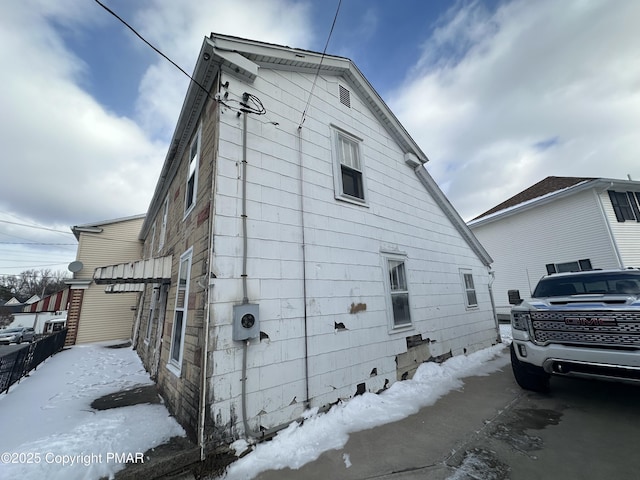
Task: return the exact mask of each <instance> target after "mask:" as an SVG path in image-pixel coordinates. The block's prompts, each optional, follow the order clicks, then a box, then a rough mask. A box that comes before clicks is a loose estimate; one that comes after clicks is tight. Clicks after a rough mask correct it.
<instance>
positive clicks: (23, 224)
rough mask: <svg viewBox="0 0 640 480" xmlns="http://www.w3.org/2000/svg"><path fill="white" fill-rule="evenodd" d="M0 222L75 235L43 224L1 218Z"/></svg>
mask: <svg viewBox="0 0 640 480" xmlns="http://www.w3.org/2000/svg"><path fill="white" fill-rule="evenodd" d="M0 223H8V224H10V225H19V226H21V227H28V228H36V229H38V230H46V231H48V232H56V233H64V234H66V235H73V233H71V232H65V231H63V230H56V229H55V228H48V227H43V226H41V225H29V224H27V223H18V222H10V221H9V220H0Z"/></svg>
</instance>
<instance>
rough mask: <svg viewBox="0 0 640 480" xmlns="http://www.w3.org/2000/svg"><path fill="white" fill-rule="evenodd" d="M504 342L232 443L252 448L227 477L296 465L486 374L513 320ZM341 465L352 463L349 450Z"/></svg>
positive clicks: (503, 361)
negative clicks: (264, 438)
mask: <svg viewBox="0 0 640 480" xmlns="http://www.w3.org/2000/svg"><path fill="white" fill-rule="evenodd" d="M500 334H501V336H502V341H503V344H499V345H495V346H493V347H489V348H486V349H484V350H480V351H478V352H475V353H472V354H470V355H459V356H456V357H453V358H450V359H449V360H447V361H446V362H444V363H442V364H437V363H423V364H422V365H420V367H419V368H418V370H417V371H416V373H415V375H414V377H413V379H411V380H405V381H403V382H396V383H394V384H393V385H392V386H391V387H390V388H389V389H388V390H386V391H385V392H382V393H381V394H379V395H376V394H373V393H365V394H364V395H360V396H358V397H354V398H353V399H351V400H349V401H348V402H345V403H341V404H338V405H336V406H334V407H333V408H331V410H329V411H328V412H326V413H318V412H317V409H313V410H311V411H310V412H309V414H308V415H307V416H306V418H305V420H304V424H303V425H300V424H299V423H296V422H294V423H292V424H291V425H289V426H288V427H287V428H286V429H284V430H282V431H281V432H279V433H278V434H277V435H276V436H275V437H274V439H273V440H272V441H270V442H265V443H260V444H258V445H256V446H252V447H250V446H249V445H248V444H247V442H246V441H244V440H238V441H237V442H234V444H232V447H233V448H234V449H235V450H236V452H237V454H238V455H239V454H241V453H243V452H244V451H245V450H246V449H247V448H253V451H252V452H251V453H249V454H248V455H246V456H244V457H242V458H241V459H239V460H237V461H236V462H234V463H233V464H231V465H230V466H229V468H228V469H227V472H226V474H225V476H224V477H223V478H224V479H225V480H250V479H252V478H254V477H256V476H257V475H258V474H259V473H261V472H264V471H267V470H280V469H283V468H291V469H298V468H300V467H302V466H303V465H304V464H306V463H309V462H312V461H314V460H316V459H317V458H318V457H319V456H320V455H321V454H322V453H323V452H326V451H328V450H337V449H340V448H342V447H343V446H344V445H345V444H346V443H347V440H348V439H349V434H350V433H353V432H358V431H361V430H366V429H369V428H373V427H376V426H379V425H384V424H386V423H391V422H396V421H398V420H401V419H403V418H406V417H408V416H409V415H412V414H414V413H417V412H418V411H419V410H420V409H421V408H424V407H426V406H428V405H433V404H434V403H435V402H436V401H437V400H438V399H439V398H441V397H443V396H444V395H446V394H447V393H448V392H450V391H451V390H455V389H460V388H461V387H462V386H463V381H462V380H461V379H462V378H464V377H469V376H477V375H489V374H490V373H493V372H495V371H497V370H499V369H501V368H503V367H504V366H506V365H507V364H508V363H509V355H508V352H507V350H505V348H504V347H505V345H508V344H510V343H511V339H512V337H511V326H510V325H500ZM344 461H345V465H347V466H349V465H350V464H351V462H350V459H349V457H348V456H346V457H344Z"/></svg>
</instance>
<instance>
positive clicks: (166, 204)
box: [158, 196, 169, 250]
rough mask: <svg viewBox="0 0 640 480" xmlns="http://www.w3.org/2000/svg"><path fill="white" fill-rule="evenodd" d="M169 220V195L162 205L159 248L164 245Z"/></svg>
mask: <svg viewBox="0 0 640 480" xmlns="http://www.w3.org/2000/svg"><path fill="white" fill-rule="evenodd" d="M168 221H169V196H167V198H165V200H164V206H163V207H162V223H161V224H160V238H159V239H158V250H162V247H164V241H165V238H166V236H167V222H168Z"/></svg>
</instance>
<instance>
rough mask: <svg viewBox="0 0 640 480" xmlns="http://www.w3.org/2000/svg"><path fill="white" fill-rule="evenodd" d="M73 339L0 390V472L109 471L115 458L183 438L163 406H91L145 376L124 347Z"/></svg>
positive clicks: (31, 475)
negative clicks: (0, 392) (6, 390)
mask: <svg viewBox="0 0 640 480" xmlns="http://www.w3.org/2000/svg"><path fill="white" fill-rule="evenodd" d="M106 345H107V344H104V343H103V344H91V345H77V346H74V347H72V348H71V349H68V350H63V351H62V352H60V353H58V354H56V355H55V356H53V357H51V358H50V359H48V360H47V361H46V362H45V363H44V364H42V365H41V366H40V367H38V369H37V370H36V371H34V372H32V373H31V374H30V376H29V377H28V378H25V379H23V380H22V381H21V382H20V383H19V384H17V385H14V386H13V387H11V389H10V391H9V393H8V394H3V395H0V425H2V432H3V434H2V435H1V436H0V455H2V458H0V478H20V479H26V480H29V479H42V478H47V479H49V480H56V479H60V480H63V479H64V480H73V479H98V478H100V477H103V476H104V477H112V476H113V475H114V473H115V472H116V471H118V470H121V469H122V468H124V464H123V460H136V459H137V460H138V462H140V461H142V460H143V456H142V453H143V452H145V451H146V450H148V449H150V448H152V447H155V446H157V445H159V444H161V443H164V442H166V441H167V440H168V439H169V438H171V437H173V436H184V435H185V432H184V430H183V429H182V427H180V425H179V424H178V423H177V422H176V421H175V420H174V419H173V418H172V417H171V416H170V415H169V412H168V411H167V409H166V408H165V407H164V405H161V404H156V405H151V404H141V405H133V406H128V407H120V408H113V409H109V410H102V411H97V410H94V409H92V408H91V407H90V405H91V402H92V401H93V400H95V399H96V398H99V397H101V396H103V395H107V394H110V393H115V392H119V391H121V390H125V389H130V388H133V387H135V386H140V385H150V384H152V383H153V382H152V381H151V379H150V378H149V375H148V374H147V372H146V371H145V370H144V367H143V366H142V363H141V361H140V359H139V358H138V356H137V354H136V353H135V352H134V351H133V350H132V349H131V348H106Z"/></svg>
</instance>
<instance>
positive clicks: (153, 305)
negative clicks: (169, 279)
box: [144, 285, 160, 345]
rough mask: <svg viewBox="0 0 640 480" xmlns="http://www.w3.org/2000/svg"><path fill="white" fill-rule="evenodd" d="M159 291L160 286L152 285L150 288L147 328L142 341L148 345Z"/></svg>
mask: <svg viewBox="0 0 640 480" xmlns="http://www.w3.org/2000/svg"><path fill="white" fill-rule="evenodd" d="M159 293H160V286H159V285H154V286H153V288H152V290H151V303H150V305H149V321H148V322H147V330H146V332H145V334H144V343H145V344H147V345H149V341H150V340H151V330H152V326H153V315H154V313H155V310H156V303H157V300H158V295H159Z"/></svg>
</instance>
